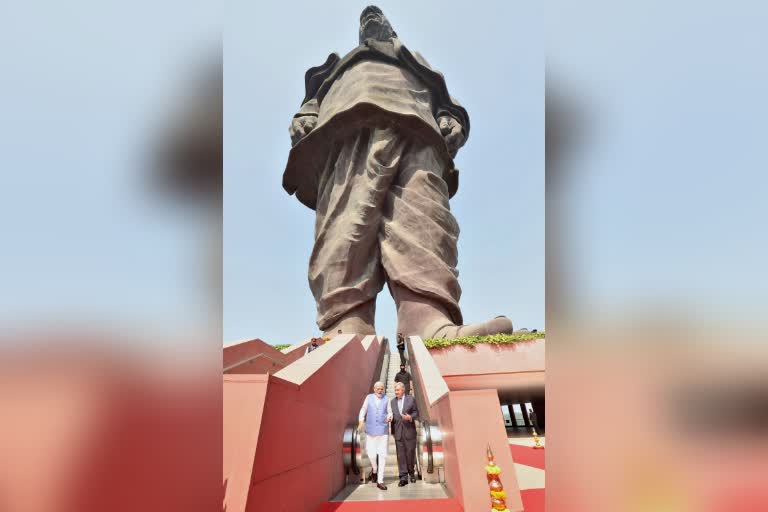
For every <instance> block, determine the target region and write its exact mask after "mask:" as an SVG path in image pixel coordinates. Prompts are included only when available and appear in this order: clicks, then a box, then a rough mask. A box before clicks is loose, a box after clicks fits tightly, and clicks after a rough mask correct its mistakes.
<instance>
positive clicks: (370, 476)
mask: <svg viewBox="0 0 768 512" xmlns="http://www.w3.org/2000/svg"><path fill="white" fill-rule="evenodd" d="M376 476H377V475H376V473H374V472H373V471H371V474H370V475H368V481H369V482H371V483H376Z"/></svg>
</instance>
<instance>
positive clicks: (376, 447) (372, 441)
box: [365, 434, 389, 484]
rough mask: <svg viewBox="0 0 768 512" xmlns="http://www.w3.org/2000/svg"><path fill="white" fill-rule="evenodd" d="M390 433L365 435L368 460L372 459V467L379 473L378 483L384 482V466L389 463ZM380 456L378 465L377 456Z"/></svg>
mask: <svg viewBox="0 0 768 512" xmlns="http://www.w3.org/2000/svg"><path fill="white" fill-rule="evenodd" d="M388 440H389V435H388V434H383V435H380V436H372V435H369V434H366V435H365V451H366V453H367V454H368V460H370V461H371V469H373V472H374V473H377V474H378V480H377V481H378V483H380V484H383V483H384V468H385V467H386V465H387V444H388V442H387V441H388ZM377 455H378V456H379V465H378V467H376V456H377Z"/></svg>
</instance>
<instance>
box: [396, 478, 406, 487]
mask: <svg viewBox="0 0 768 512" xmlns="http://www.w3.org/2000/svg"><path fill="white" fill-rule="evenodd" d="M406 485H408V480H400V482H398V484H397V486H398V487H405V486H406Z"/></svg>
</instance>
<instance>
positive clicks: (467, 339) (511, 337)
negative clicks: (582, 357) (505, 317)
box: [424, 331, 544, 348]
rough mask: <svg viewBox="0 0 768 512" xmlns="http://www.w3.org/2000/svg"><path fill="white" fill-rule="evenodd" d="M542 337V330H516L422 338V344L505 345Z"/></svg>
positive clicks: (448, 345) (429, 346) (437, 346)
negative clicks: (457, 336)
mask: <svg viewBox="0 0 768 512" xmlns="http://www.w3.org/2000/svg"><path fill="white" fill-rule="evenodd" d="M541 338H544V331H540V332H516V333H513V334H491V335H490V336H462V337H460V338H454V339H452V340H445V339H442V338H432V339H427V340H424V346H426V347H427V348H445V347H451V346H453V345H466V346H468V347H474V346H475V345H477V344H478V343H489V344H492V345H507V344H510V343H517V342H518V341H529V340H538V339H541Z"/></svg>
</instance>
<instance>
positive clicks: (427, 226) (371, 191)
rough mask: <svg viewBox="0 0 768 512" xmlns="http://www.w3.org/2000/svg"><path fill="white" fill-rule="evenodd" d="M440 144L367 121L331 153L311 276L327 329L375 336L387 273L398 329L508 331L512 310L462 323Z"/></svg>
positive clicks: (439, 333) (447, 333) (454, 231)
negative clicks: (378, 303)
mask: <svg viewBox="0 0 768 512" xmlns="http://www.w3.org/2000/svg"><path fill="white" fill-rule="evenodd" d="M442 166H443V164H442V163H441V161H440V159H439V158H438V156H437V153H436V151H435V150H434V148H432V147H431V146H429V145H425V144H423V143H421V142H419V141H418V140H415V139H413V138H412V137H406V136H404V135H402V134H400V133H399V132H398V131H397V130H396V129H394V128H391V127H390V128H385V127H381V128H370V129H362V130H360V131H359V132H358V133H356V134H354V135H352V136H350V137H349V138H347V139H346V140H343V141H340V142H339V143H338V144H337V145H336V147H335V148H334V150H333V151H332V152H331V154H330V156H329V159H328V162H327V163H326V166H325V170H324V172H323V173H322V175H321V177H320V181H319V185H318V201H317V219H316V223H315V246H314V249H313V251H312V256H311V257H310V263H309V284H310V288H311V290H312V293H313V295H314V297H315V301H316V302H317V324H318V326H319V327H320V329H321V330H323V331H325V332H331V333H335V332H336V331H337V330H338V329H341V330H342V332H345V333H357V334H373V333H374V316H375V310H376V295H377V294H378V293H379V291H381V289H382V287H383V285H384V282H385V279H386V281H387V282H388V284H389V288H390V292H391V293H392V296H393V297H394V299H395V303H396V305H397V316H398V331H399V332H402V333H404V334H407V335H420V336H422V337H447V338H452V337H456V336H463V335H471V334H493V333H497V332H511V331H512V323H511V322H510V321H509V319H507V318H505V317H500V318H495V319H493V320H491V321H489V322H485V323H482V324H471V325H467V326H464V325H462V315H461V309H460V308H459V297H460V296H461V287H460V286H459V282H458V279H457V277H458V271H457V270H456V265H457V260H458V255H457V247H456V244H457V241H458V236H459V226H458V224H457V223H456V219H455V218H454V217H453V214H452V213H451V211H450V207H449V205H448V187H447V186H446V184H445V181H444V180H443V179H442V172H443V170H442Z"/></svg>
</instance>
